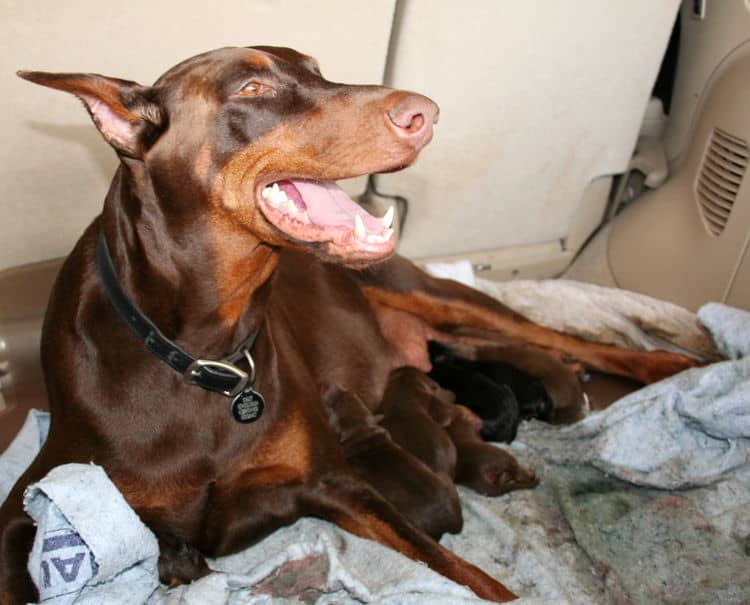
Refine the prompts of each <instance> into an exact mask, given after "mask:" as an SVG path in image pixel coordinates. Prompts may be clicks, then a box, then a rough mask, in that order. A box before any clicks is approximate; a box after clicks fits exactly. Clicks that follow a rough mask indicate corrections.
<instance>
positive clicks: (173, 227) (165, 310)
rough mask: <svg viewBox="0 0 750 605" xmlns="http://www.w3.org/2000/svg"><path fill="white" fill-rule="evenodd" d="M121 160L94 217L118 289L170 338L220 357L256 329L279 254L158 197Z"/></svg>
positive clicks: (217, 219)
mask: <svg viewBox="0 0 750 605" xmlns="http://www.w3.org/2000/svg"><path fill="white" fill-rule="evenodd" d="M141 170H143V169H142V167H141V166H140V165H139V164H138V163H133V164H131V163H128V162H126V161H125V162H123V163H122V165H121V166H120V168H119V169H118V171H117V173H116V174H115V177H114V179H113V180H112V185H111V187H110V190H109V193H108V194H107V198H106V201H105V204H104V210H103V213H102V219H101V221H102V229H103V230H104V235H105V237H106V239H107V242H108V244H109V247H110V250H111V254H112V257H113V261H114V265H115V270H116V272H117V275H118V279H119V282H120V285H121V287H122V289H123V291H124V292H125V293H126V295H127V296H128V297H130V298H131V300H132V301H133V302H134V303H135V304H136V305H137V306H138V307H139V308H140V309H141V310H142V311H143V312H144V313H145V314H146V315H147V316H148V317H149V319H151V321H152V322H153V323H155V324H156V325H157V326H158V327H159V329H160V330H161V331H162V332H163V333H164V334H165V335H166V336H167V337H168V338H171V339H174V340H176V341H177V342H179V343H180V344H181V345H182V346H183V347H184V348H185V349H186V350H188V351H190V352H192V353H194V354H196V355H203V356H205V357H211V356H213V357H221V356H223V355H225V354H227V353H228V352H229V351H230V350H232V349H233V348H234V347H235V346H237V345H238V344H239V343H240V342H241V341H242V340H244V339H245V338H247V336H248V335H249V334H250V333H251V332H252V331H253V330H255V329H257V328H258V327H260V326H261V324H262V321H263V315H264V311H265V302H266V300H265V299H266V298H267V291H268V288H264V287H263V286H264V285H265V284H266V282H267V281H268V279H269V278H270V276H271V275H272V274H273V271H274V269H275V268H276V264H277V262H278V256H279V252H278V250H277V249H275V248H272V247H271V246H268V245H266V244H264V243H263V242H261V241H259V240H258V239H257V238H256V237H255V236H253V235H252V234H251V233H249V232H248V231H247V230H245V229H244V228H242V227H240V226H236V225H233V224H232V222H231V221H230V220H226V217H222V216H217V215H215V214H211V213H207V208H206V207H205V206H203V207H200V208H197V207H196V205H195V204H191V203H190V200H164V199H162V198H160V197H159V196H158V195H157V193H156V192H155V191H154V187H153V186H152V185H151V184H150V181H149V179H148V178H146V177H145V175H143V174H140V173H139V172H140V171H141Z"/></svg>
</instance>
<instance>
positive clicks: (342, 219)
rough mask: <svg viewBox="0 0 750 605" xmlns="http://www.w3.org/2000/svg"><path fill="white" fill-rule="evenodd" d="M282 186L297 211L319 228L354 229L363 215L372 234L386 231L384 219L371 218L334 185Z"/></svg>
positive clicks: (296, 182) (303, 183) (288, 182)
mask: <svg viewBox="0 0 750 605" xmlns="http://www.w3.org/2000/svg"><path fill="white" fill-rule="evenodd" d="M278 185H279V189H281V190H282V191H284V193H286V195H287V197H288V198H289V199H290V200H291V201H292V202H294V204H295V205H296V206H297V208H299V209H300V210H307V216H308V217H309V218H310V220H311V221H312V222H313V223H315V224H316V225H320V226H321V227H338V226H345V227H349V228H352V226H353V225H354V217H355V216H356V215H359V216H360V218H361V219H362V222H363V223H364V225H365V228H366V229H367V230H368V231H370V232H372V233H380V232H382V231H383V229H384V227H383V223H382V222H381V221H380V219H377V218H375V217H374V216H372V215H370V214H369V213H368V212H367V211H366V210H364V209H363V208H362V207H361V206H359V204H357V203H356V202H354V201H353V200H352V199H351V198H350V197H349V196H348V195H347V194H346V192H345V191H344V190H343V189H342V188H341V187H339V186H338V185H337V184H336V183H334V182H332V181H312V180H308V179H288V180H283V181H279V182H278Z"/></svg>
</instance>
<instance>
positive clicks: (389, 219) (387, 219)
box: [380, 206, 395, 229]
mask: <svg viewBox="0 0 750 605" xmlns="http://www.w3.org/2000/svg"><path fill="white" fill-rule="evenodd" d="M394 214H395V212H394V210H393V206H391V207H389V208H388V211H387V212H386V213H385V215H383V218H381V219H380V220H381V221H383V226H384V227H385V228H386V229H389V228H390V226H391V225H392V224H393V216H394Z"/></svg>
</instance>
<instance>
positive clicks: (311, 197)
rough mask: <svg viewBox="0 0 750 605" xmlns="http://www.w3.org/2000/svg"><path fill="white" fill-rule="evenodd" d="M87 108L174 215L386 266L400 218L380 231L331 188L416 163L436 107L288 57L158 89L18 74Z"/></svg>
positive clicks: (188, 64) (185, 71)
mask: <svg viewBox="0 0 750 605" xmlns="http://www.w3.org/2000/svg"><path fill="white" fill-rule="evenodd" d="M19 75H20V76H21V77H23V78H25V79H27V80H30V81H32V82H35V83H37V84H42V85H44V86H49V87H52V88H56V89H60V90H64V91H67V92H71V93H73V94H75V95H76V96H77V97H79V98H80V99H81V100H82V101H83V102H84V104H85V106H86V108H87V109H88V111H89V113H90V114H91V117H92V119H93V120H94V123H95V124H96V126H97V127H98V128H99V131H100V132H101V134H102V135H103V136H104V138H105V139H106V140H107V142H108V143H109V144H110V145H112V147H114V149H115V150H116V151H117V153H118V155H119V156H120V157H121V159H122V160H123V162H124V163H126V164H129V165H130V166H131V168H132V167H136V168H137V170H138V171H139V172H140V173H141V174H144V175H146V176H147V178H148V179H149V181H150V186H151V188H152V190H153V192H155V196H156V199H157V200H158V201H159V203H160V204H162V205H163V206H164V207H165V208H164V209H163V210H164V211H165V212H167V213H169V212H173V211H174V212H180V213H186V214H189V215H191V216H193V217H195V218H196V219H199V218H200V217H201V216H204V213H205V212H211V213H212V214H211V216H212V217H213V220H217V221H219V222H222V223H229V224H231V225H232V226H233V228H240V229H243V230H246V231H247V232H248V233H251V234H252V235H253V236H255V237H256V238H257V239H258V240H260V241H263V242H266V243H268V244H271V245H274V246H291V247H303V248H306V249H310V250H312V251H314V252H316V253H317V254H319V255H320V256H322V257H324V258H327V259H330V260H334V261H337V262H341V263H344V264H347V265H351V266H359V265H365V264H368V263H370V262H374V261H377V260H381V259H383V258H386V257H387V256H389V255H390V254H391V253H392V252H393V249H394V247H395V243H394V241H393V237H392V233H393V232H392V230H391V229H390V221H391V220H392V213H390V212H389V213H388V215H386V217H383V218H376V217H373V216H371V215H369V214H368V213H367V212H366V211H365V210H364V209H363V208H361V207H360V206H359V205H357V204H355V203H354V202H353V201H352V200H351V199H350V198H349V197H348V196H347V195H346V194H345V193H344V191H343V190H342V189H341V188H340V187H338V186H337V185H336V184H335V182H334V181H336V180H339V179H344V178H349V177H355V176H359V175H363V174H371V173H378V172H390V171H394V170H399V169H401V168H403V167H405V166H408V165H409V164H411V163H412V162H413V161H414V159H415V158H416V157H417V155H418V153H419V151H420V150H421V149H422V148H423V147H424V146H425V145H426V144H427V143H428V142H429V141H430V139H431V138H432V127H433V125H434V124H435V123H436V122H437V116H438V108H437V106H436V105H435V104H434V103H433V102H432V101H430V100H429V99H427V98H426V97H423V96H421V95H417V94H414V93H409V92H405V91H396V90H392V89H389V88H385V87H381V86H348V85H342V84H335V83H332V82H329V81H328V80H325V79H324V78H323V77H322V75H321V73H320V70H319V69H318V65H317V63H316V61H315V60H314V59H312V58H311V57H308V56H306V55H302V54H300V53H298V52H296V51H293V50H291V49H286V48H272V47H254V48H224V49H219V50H215V51H211V52H208V53H205V54H202V55H198V56H196V57H193V58H191V59H188V60H187V61H184V62H182V63H180V64H179V65H177V66H175V67H174V68H172V69H170V70H169V71H168V72H166V73H165V74H164V75H163V76H162V77H161V78H159V79H158V80H157V82H156V83H155V84H154V85H153V86H141V85H140V84H137V83H135V82H130V81H125V80H120V79H115V78H109V77H105V76H100V75H97V74H51V73H44V72H19Z"/></svg>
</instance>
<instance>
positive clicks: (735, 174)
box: [706, 155, 742, 187]
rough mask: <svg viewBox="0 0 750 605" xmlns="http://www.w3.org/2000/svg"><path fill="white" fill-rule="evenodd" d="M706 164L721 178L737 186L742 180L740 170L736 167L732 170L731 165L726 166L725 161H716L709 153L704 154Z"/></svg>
mask: <svg viewBox="0 0 750 605" xmlns="http://www.w3.org/2000/svg"><path fill="white" fill-rule="evenodd" d="M706 165H707V166H709V167H710V168H711V170H713V171H714V172H716V173H717V174H719V175H720V176H721V178H723V179H724V180H726V181H729V182H730V183H732V184H733V185H737V186H738V187H739V185H740V183H741V182H742V172H741V171H740V170H739V169H738V168H736V167H735V168H734V170H732V166H731V165H730V166H727V165H726V163H720V162H717V161H716V160H715V159H714V158H712V157H711V156H710V155H707V156H706Z"/></svg>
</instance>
